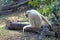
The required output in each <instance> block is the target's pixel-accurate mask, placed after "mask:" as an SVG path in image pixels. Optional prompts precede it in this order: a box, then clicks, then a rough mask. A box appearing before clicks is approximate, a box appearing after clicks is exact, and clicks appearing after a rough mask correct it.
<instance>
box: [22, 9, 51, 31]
mask: <svg viewBox="0 0 60 40" xmlns="http://www.w3.org/2000/svg"><path fill="white" fill-rule="evenodd" d="M26 14H27V15H26V16H27V17H28V18H29V21H30V25H26V26H24V27H23V32H24V29H26V28H28V27H30V28H33V29H36V30H38V29H40V28H41V26H42V20H44V21H45V22H46V23H47V24H49V25H50V26H51V24H50V22H49V21H48V20H47V19H46V18H45V17H44V16H43V15H42V14H40V13H39V12H38V11H36V10H34V9H31V10H27V11H26Z"/></svg>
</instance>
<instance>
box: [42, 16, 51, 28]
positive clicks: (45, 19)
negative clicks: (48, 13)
mask: <svg viewBox="0 0 60 40" xmlns="http://www.w3.org/2000/svg"><path fill="white" fill-rule="evenodd" d="M41 17H42V19H43V20H44V21H45V22H47V23H48V24H49V25H50V26H51V27H52V25H51V23H50V22H49V21H48V20H47V18H45V17H44V16H43V15H41Z"/></svg>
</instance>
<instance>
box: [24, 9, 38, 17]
mask: <svg viewBox="0 0 60 40" xmlns="http://www.w3.org/2000/svg"><path fill="white" fill-rule="evenodd" d="M36 12H37V11H36V10H34V9H31V10H27V11H26V13H25V16H26V17H28V15H29V14H30V13H36Z"/></svg>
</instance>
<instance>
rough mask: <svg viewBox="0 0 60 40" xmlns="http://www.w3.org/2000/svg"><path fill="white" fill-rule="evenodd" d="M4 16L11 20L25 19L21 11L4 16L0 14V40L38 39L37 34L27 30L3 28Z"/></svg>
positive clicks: (52, 39)
mask: <svg viewBox="0 0 60 40" xmlns="http://www.w3.org/2000/svg"><path fill="white" fill-rule="evenodd" d="M4 18H8V19H10V20H12V21H17V20H26V19H25V18H24V16H23V15H22V13H14V14H10V15H6V16H4V15H3V16H0V40H38V36H39V35H38V34H34V33H29V32H25V34H23V32H22V31H21V30H8V29H5V24H6V23H5V20H4ZM27 20H28V19H27ZM45 40H54V38H53V37H51V38H46V39H45Z"/></svg>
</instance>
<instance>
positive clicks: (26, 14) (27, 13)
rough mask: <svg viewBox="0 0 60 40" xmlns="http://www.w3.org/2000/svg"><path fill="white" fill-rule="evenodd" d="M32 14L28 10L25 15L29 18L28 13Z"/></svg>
mask: <svg viewBox="0 0 60 40" xmlns="http://www.w3.org/2000/svg"><path fill="white" fill-rule="evenodd" d="M29 14H30V11H29V10H28V11H27V12H26V13H25V16H26V17H27V18H28V15H29Z"/></svg>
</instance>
